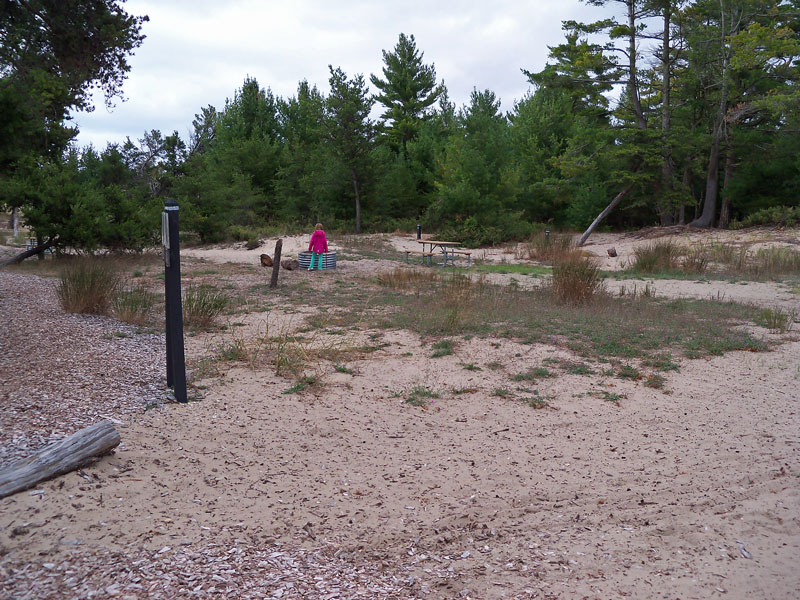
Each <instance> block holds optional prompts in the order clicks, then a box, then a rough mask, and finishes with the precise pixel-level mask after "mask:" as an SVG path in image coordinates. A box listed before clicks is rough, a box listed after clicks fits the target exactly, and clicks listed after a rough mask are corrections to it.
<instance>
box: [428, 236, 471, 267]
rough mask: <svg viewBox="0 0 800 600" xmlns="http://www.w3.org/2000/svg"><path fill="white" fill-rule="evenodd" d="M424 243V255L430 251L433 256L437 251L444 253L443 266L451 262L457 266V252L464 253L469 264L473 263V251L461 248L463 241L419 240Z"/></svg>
mask: <svg viewBox="0 0 800 600" xmlns="http://www.w3.org/2000/svg"><path fill="white" fill-rule="evenodd" d="M417 242H419V243H420V244H422V253H423V255H424V254H425V253H426V248H427V253H429V254H430V255H431V256H432V255H433V254H434V253H436V252H437V250H439V251H441V253H442V266H443V267H446V266H447V265H448V263H449V264H451V265H453V266H455V264H456V263H455V260H456V254H462V255H464V256H466V257H467V265H470V264H472V253H471V252H467V251H464V250H459V248H460V247H461V242H445V241H442V240H417Z"/></svg>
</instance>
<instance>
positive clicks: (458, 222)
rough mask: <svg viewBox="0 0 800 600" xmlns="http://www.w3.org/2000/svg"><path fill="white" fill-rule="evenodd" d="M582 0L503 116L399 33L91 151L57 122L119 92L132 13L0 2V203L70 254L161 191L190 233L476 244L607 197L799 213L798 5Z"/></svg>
mask: <svg viewBox="0 0 800 600" xmlns="http://www.w3.org/2000/svg"><path fill="white" fill-rule="evenodd" d="M588 3H589V4H594V5H609V6H613V7H616V8H618V13H619V14H618V15H617V17H616V18H612V19H607V20H603V21H599V22H594V23H578V22H573V21H569V22H565V23H564V24H563V31H564V41H563V43H561V44H559V45H557V46H554V47H551V48H550V53H549V59H548V62H547V65H546V66H545V67H544V69H542V70H541V71H530V70H525V69H524V62H525V57H520V63H522V64H521V65H520V66H522V67H523V68H522V69H521V73H520V77H523V78H527V80H528V81H529V82H530V84H531V91H530V92H529V93H528V94H527V95H526V96H525V97H523V98H521V99H519V100H517V101H516V102H515V103H514V105H513V108H512V109H511V110H510V111H508V112H503V111H502V110H501V108H500V100H499V99H498V98H497V97H496V95H495V94H494V93H493V92H492V91H491V90H480V89H474V90H473V92H472V94H471V95H470V98H469V101H468V102H467V103H466V104H464V105H463V106H458V107H457V106H455V105H454V103H453V102H452V101H451V100H450V98H449V96H448V92H447V87H446V85H445V83H444V82H443V81H440V80H437V75H436V70H435V65H433V64H430V63H426V62H425V59H424V51H423V49H421V48H418V47H417V44H416V40H415V38H414V36H413V35H405V34H400V36H399V39H398V40H397V43H396V45H395V46H394V47H393V48H391V49H389V50H384V51H383V68H382V72H381V73H377V74H371V75H369V77H368V78H365V76H364V75H361V74H347V73H346V72H345V71H344V70H342V68H341V67H335V66H330V67H329V72H330V78H329V81H328V89H325V90H320V89H318V88H317V87H315V86H312V85H309V84H308V83H307V82H306V81H300V83H299V85H298V87H297V91H296V93H295V94H294V95H293V96H291V97H285V98H284V97H276V96H275V95H274V94H273V93H272V92H271V91H270V89H269V87H268V85H266V86H265V85H263V83H264V82H259V81H257V80H256V79H255V78H251V77H246V78H245V79H244V81H243V84H242V86H241V88H239V89H237V90H235V91H233V94H232V98H230V99H229V100H228V101H226V103H225V105H224V106H223V107H219V108H215V107H213V106H206V107H204V108H200V109H199V112H198V113H197V115H195V118H194V120H193V123H192V125H193V127H192V132H191V134H190V135H189V136H188V137H186V138H185V139H184V138H181V137H180V136H179V135H178V133H177V132H173V133H172V134H169V135H166V134H164V133H162V132H160V131H157V130H152V131H148V132H145V133H144V135H143V136H142V137H141V138H139V139H136V140H131V139H128V141H127V142H126V143H124V144H109V145H108V146H107V147H106V148H105V149H102V150H99V149H95V148H92V147H88V148H77V147H75V146H74V145H73V144H72V140H73V139H74V136H75V135H76V133H77V132H76V131H75V129H74V128H71V127H70V124H69V120H68V119H67V117H68V115H69V113H70V111H75V110H82V109H87V108H89V106H88V90H89V89H91V87H92V86H95V87H96V86H99V87H101V88H103V90H104V91H105V92H106V97H107V98H108V99H111V98H113V97H114V96H116V95H118V94H119V90H120V86H121V84H122V81H123V79H124V76H125V73H126V72H127V70H128V65H127V62H126V56H127V55H128V54H130V53H131V52H132V51H134V50H135V48H136V47H138V46H139V45H140V44H141V43H142V41H143V39H144V36H143V35H142V34H141V25H142V22H143V21H144V20H146V17H133V16H130V15H127V14H126V13H124V11H122V10H121V8H120V6H119V3H118V2H112V1H109V0H95V1H93V2H83V3H81V2H78V3H77V4H78V5H82V6H84V9H85V10H84V13H82V19H83V21H81V22H82V23H83V24H84V25H85V28H84V29H85V30H88V31H94V30H96V32H95V33H96V35H94V36H86V35H84V36H81V35H80V34H81V32H79V31H74V32H72V33H70V34H69V35H72V36H73V37H74V39H70V40H67V41H65V40H63V39H62V38H63V36H64V27H70V28H73V29H74V28H75V22H76V19H75V15H74V14H71V15H70V14H69V11H67V10H65V9H64V8H63V5H61V4H60V3H59V2H57V1H56V0H37V1H29V2H8V3H4V5H3V8H2V9H0V10H2V29H0V36H2V42H3V43H2V51H0V52H1V53H0V61H2V62H0V69H2V70H1V71H0V74H1V75H2V79H0V114H1V115H2V117H0V118H1V119H2V123H0V133H2V138H1V139H2V141H0V167H2V171H0V202H2V203H3V204H4V205H5V206H6V207H7V208H14V207H18V208H19V209H20V210H21V213H22V215H23V216H24V219H25V220H26V221H27V223H28V224H30V226H31V227H33V228H34V229H35V231H36V232H37V234H38V235H39V236H41V237H42V238H43V239H51V240H55V241H56V243H57V244H60V245H69V246H73V247H80V248H86V249H92V248H97V247H101V246H102V247H111V248H142V247H144V246H146V245H148V244H150V243H152V239H153V235H154V233H157V229H158V226H159V224H160V220H159V218H158V213H159V212H160V210H161V208H162V207H163V203H164V201H165V200H167V199H174V200H176V201H177V202H178V203H179V205H180V207H181V219H182V224H183V227H184V228H188V229H189V230H191V231H193V232H195V233H196V234H197V235H198V236H199V238H200V239H201V240H202V241H204V242H214V241H220V240H223V239H231V238H232V239H248V238H251V237H254V236H257V235H259V233H263V232H266V231H269V230H273V231H277V230H293V229H298V228H304V227H308V226H309V225H310V224H313V223H315V222H318V221H321V222H323V223H325V225H326V227H327V228H330V229H340V230H354V231H393V230H396V229H403V230H411V229H412V228H413V227H414V226H415V225H416V223H422V224H423V227H425V228H426V229H428V230H436V231H438V232H441V233H442V234H443V235H446V236H450V237H453V238H455V239H459V240H461V241H463V242H464V243H467V244H470V245H480V244H486V243H494V242H499V241H503V240H510V239H521V238H524V237H525V236H527V235H529V234H530V232H531V231H532V230H534V229H535V228H536V227H537V226H540V224H547V226H548V227H553V228H568V229H580V230H583V229H585V228H586V227H587V226H588V225H589V224H590V223H592V222H593V220H595V218H596V217H597V216H598V214H600V213H601V211H603V210H604V209H606V208H607V207H608V205H609V203H612V204H613V206H612V207H611V208H614V210H612V211H610V212H609V216H608V217H607V218H606V220H605V223H604V224H605V225H609V226H612V227H626V228H627V227H640V226H646V225H656V224H660V225H670V224H678V223H681V224H691V225H694V226H698V227H723V228H724V227H729V226H730V225H731V224H732V223H733V222H735V221H738V222H739V223H744V224H747V223H756V222H758V221H759V220H780V219H786V218H790V219H791V218H795V219H800V194H799V193H798V192H799V191H800V135H799V133H800V93H799V88H798V81H799V80H800V34H799V32H800V1H798V0H789V1H786V0H697V1H693V2H681V1H675V0H647V1H643V0H590V1H589V2H588ZM73 8H74V7H73ZM110 17H113V19H111V18H110ZM59 19H63V23H61V27H60V28H59ZM109 22H113V23H114V26H109ZM42 23H45V24H46V26H43V25H42ZM83 33H85V31H84V32H83ZM98 38H100V39H98ZM87 40H90V41H87ZM476 51H480V50H476ZM87 57H88V58H87ZM267 83H268V82H267ZM370 84H371V85H370ZM375 107H377V108H378V110H377V111H376V110H374V108H375ZM374 114H379V115H380V116H379V117H378V118H377V119H373V118H372V116H371V115H374ZM612 201H613V202H612Z"/></svg>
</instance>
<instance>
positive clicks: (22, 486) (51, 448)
mask: <svg viewBox="0 0 800 600" xmlns="http://www.w3.org/2000/svg"><path fill="white" fill-rule="evenodd" d="M118 444H119V433H117V430H116V429H114V425H112V424H111V422H110V421H100V422H99V423H95V424H94V425H92V426H91V427H86V428H85V429H81V430H80V431H77V432H75V433H73V434H72V435H71V436H69V437H67V438H64V439H63V440H59V441H57V442H53V443H52V444H49V445H48V446H45V447H44V448H42V449H41V450H39V451H38V452H35V453H34V454H31V455H30V456H29V457H27V458H23V459H22V460H19V461H17V462H15V463H12V464H11V465H9V466H8V467H6V468H5V469H3V470H2V471H0V498H5V497H6V496H10V495H11V494H16V493H17V492H21V491H23V490H27V489H28V488H30V487H33V486H34V485H36V484H37V483H39V482H40V481H44V480H45V479H50V478H51V477H55V476H56V475H61V474H62V473H69V472H70V471H74V470H75V469H78V468H80V467H82V466H84V465H86V464H87V463H88V462H91V460H92V459H93V458H94V457H96V456H102V455H103V454H105V453H106V452H108V451H109V450H111V449H113V448H115V447H116V446H117V445H118Z"/></svg>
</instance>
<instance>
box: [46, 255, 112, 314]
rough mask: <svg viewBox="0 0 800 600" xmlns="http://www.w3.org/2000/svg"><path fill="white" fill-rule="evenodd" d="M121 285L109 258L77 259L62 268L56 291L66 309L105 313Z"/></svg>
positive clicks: (76, 311) (86, 312) (84, 312)
mask: <svg viewBox="0 0 800 600" xmlns="http://www.w3.org/2000/svg"><path fill="white" fill-rule="evenodd" d="M120 284H121V277H120V274H119V271H118V270H117V269H116V267H115V266H114V265H113V264H112V263H110V262H109V261H107V260H103V259H95V258H80V259H76V260H74V261H71V262H70V263H69V264H68V265H67V266H66V267H65V268H64V269H63V270H62V271H61V274H60V276H59V282H58V286H57V287H56V294H57V295H58V300H59V302H60V303H61V307H62V308H63V309H64V310H65V311H66V312H71V313H81V314H91V315H108V314H110V312H111V306H112V302H113V299H114V295H115V294H116V292H117V290H118V289H119V287H120Z"/></svg>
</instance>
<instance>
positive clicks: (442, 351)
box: [431, 340, 453, 358]
mask: <svg viewBox="0 0 800 600" xmlns="http://www.w3.org/2000/svg"><path fill="white" fill-rule="evenodd" d="M452 353H453V340H440V341H438V342H436V343H435V344H434V345H433V354H431V358H439V357H442V356H449V355H451V354H452Z"/></svg>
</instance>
